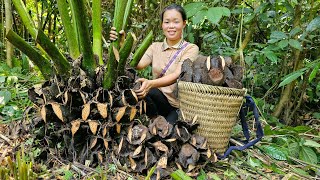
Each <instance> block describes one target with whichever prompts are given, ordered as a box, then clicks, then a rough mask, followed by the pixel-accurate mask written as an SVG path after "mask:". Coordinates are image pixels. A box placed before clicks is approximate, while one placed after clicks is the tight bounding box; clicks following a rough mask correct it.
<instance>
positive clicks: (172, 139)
mask: <svg viewBox="0 0 320 180" xmlns="http://www.w3.org/2000/svg"><path fill="white" fill-rule="evenodd" d="M176 140H177V139H176V138H171V139H166V140H165V141H166V142H174V141H176Z"/></svg>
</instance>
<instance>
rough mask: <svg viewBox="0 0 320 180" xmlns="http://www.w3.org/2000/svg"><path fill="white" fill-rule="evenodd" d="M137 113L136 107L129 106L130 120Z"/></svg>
mask: <svg viewBox="0 0 320 180" xmlns="http://www.w3.org/2000/svg"><path fill="white" fill-rule="evenodd" d="M136 114H137V109H136V108H135V107H131V112H130V121H132V120H133V119H134V117H135V116H136Z"/></svg>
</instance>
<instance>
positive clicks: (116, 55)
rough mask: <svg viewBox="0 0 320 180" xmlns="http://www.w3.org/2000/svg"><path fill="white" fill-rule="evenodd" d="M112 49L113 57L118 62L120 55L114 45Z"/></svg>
mask: <svg viewBox="0 0 320 180" xmlns="http://www.w3.org/2000/svg"><path fill="white" fill-rule="evenodd" d="M112 50H113V54H114V57H115V58H116V60H117V62H119V60H120V55H119V51H118V49H117V48H116V47H114V46H112Z"/></svg>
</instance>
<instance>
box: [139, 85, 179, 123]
mask: <svg viewBox="0 0 320 180" xmlns="http://www.w3.org/2000/svg"><path fill="white" fill-rule="evenodd" d="M145 99H146V102H147V113H146V114H147V116H149V117H151V118H152V117H155V116H157V115H161V116H163V117H165V118H166V120H167V121H168V122H169V123H170V124H174V123H175V122H176V121H177V119H178V113H177V108H175V107H173V106H171V104H170V103H169V101H168V99H167V97H166V96H165V95H164V94H163V93H162V92H161V91H160V90H159V89H158V88H152V89H151V90H150V91H149V93H148V95H147V96H146V97H145Z"/></svg>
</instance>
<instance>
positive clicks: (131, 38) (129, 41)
mask: <svg viewBox="0 0 320 180" xmlns="http://www.w3.org/2000/svg"><path fill="white" fill-rule="evenodd" d="M136 40H137V39H136V37H135V35H134V34H133V33H131V32H129V33H128V35H127V38H126V40H125V42H124V44H123V46H122V47H121V49H120V52H119V54H120V60H119V63H118V68H117V69H118V75H119V76H122V75H124V69H125V65H126V63H127V60H128V57H129V55H130V53H131V51H132V47H133V44H134V43H135V42H136Z"/></svg>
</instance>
